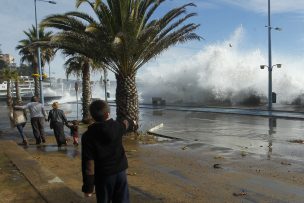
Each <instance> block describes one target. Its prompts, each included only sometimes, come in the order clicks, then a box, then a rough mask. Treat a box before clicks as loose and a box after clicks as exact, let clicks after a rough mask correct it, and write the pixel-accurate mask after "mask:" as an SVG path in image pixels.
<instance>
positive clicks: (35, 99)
mask: <svg viewBox="0 0 304 203" xmlns="http://www.w3.org/2000/svg"><path fill="white" fill-rule="evenodd" d="M31 102H39V97H37V96H32V98H31Z"/></svg>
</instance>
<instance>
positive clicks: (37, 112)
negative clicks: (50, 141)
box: [14, 96, 46, 144]
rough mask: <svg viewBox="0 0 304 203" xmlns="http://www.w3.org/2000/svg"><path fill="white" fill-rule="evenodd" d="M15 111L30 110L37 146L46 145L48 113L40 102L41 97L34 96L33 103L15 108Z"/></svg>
mask: <svg viewBox="0 0 304 203" xmlns="http://www.w3.org/2000/svg"><path fill="white" fill-rule="evenodd" d="M14 108H15V109H28V110H29V112H30V116H31V125H32V129H33V134H34V137H35V139H36V144H40V143H41V142H43V143H45V142H46V139H45V134H44V120H46V113H45V110H44V106H43V105H42V104H41V103H40V102H39V97H37V96H33V97H32V98H31V102H30V103H28V104H26V105H24V106H17V105H16V106H15V107H14Z"/></svg>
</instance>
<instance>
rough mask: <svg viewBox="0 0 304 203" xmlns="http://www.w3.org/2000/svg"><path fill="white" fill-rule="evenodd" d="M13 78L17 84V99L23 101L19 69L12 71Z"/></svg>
mask: <svg viewBox="0 0 304 203" xmlns="http://www.w3.org/2000/svg"><path fill="white" fill-rule="evenodd" d="M11 78H12V80H13V81H14V83H15V84H14V86H15V91H16V99H17V102H18V103H19V102H22V98H21V94H20V87H19V82H20V79H21V78H20V76H19V73H18V71H17V70H13V71H12V72H11Z"/></svg>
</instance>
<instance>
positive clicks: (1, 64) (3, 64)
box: [0, 44, 7, 69]
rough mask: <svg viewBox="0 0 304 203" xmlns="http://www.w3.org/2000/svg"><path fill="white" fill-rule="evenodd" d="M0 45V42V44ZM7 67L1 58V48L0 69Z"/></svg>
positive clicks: (0, 52)
mask: <svg viewBox="0 0 304 203" xmlns="http://www.w3.org/2000/svg"><path fill="white" fill-rule="evenodd" d="M0 46H1V44H0ZM5 67H7V64H6V62H5V61H4V60H3V59H2V50H1V49H0V69H3V68H5Z"/></svg>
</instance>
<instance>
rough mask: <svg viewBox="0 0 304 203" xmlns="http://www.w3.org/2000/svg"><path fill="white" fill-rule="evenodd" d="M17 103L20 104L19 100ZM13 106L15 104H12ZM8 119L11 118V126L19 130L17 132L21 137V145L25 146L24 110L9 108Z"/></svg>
mask: <svg viewBox="0 0 304 203" xmlns="http://www.w3.org/2000/svg"><path fill="white" fill-rule="evenodd" d="M17 104H18V105H22V104H21V103H20V102H19V103H17ZM13 106H16V104H13ZM10 120H11V125H12V127H16V128H17V130H18V131H19V134H20V136H21V139H22V143H21V144H22V145H25V146H27V145H28V141H27V138H26V136H25V134H24V132H23V128H24V126H25V125H26V122H27V116H26V110H24V109H15V108H10Z"/></svg>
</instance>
